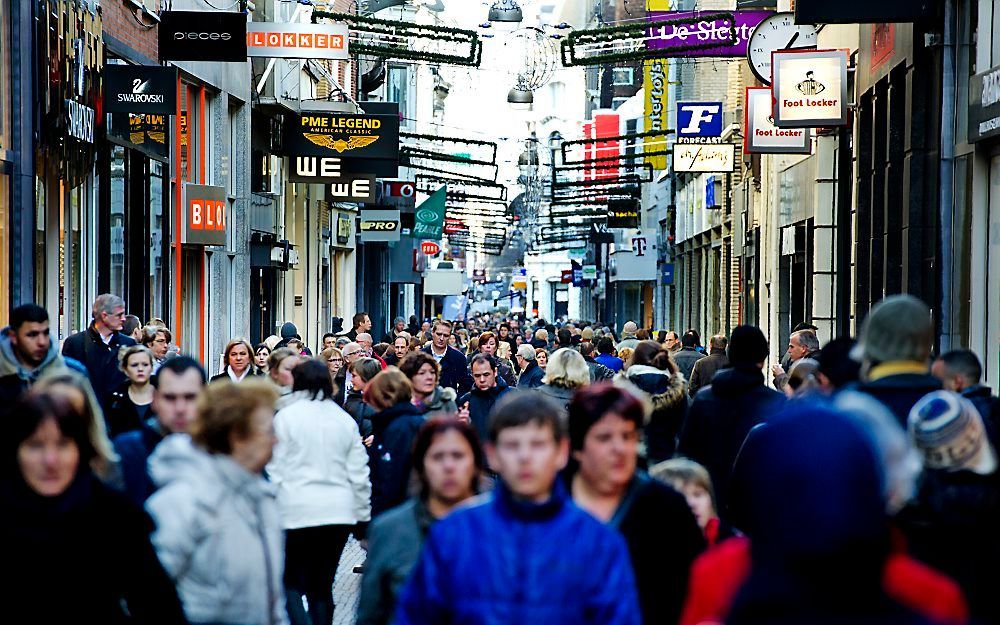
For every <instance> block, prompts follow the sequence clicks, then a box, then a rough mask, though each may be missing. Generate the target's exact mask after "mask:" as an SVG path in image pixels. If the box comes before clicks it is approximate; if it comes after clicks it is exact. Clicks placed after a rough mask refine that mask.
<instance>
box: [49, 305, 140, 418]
mask: <svg viewBox="0 0 1000 625" xmlns="http://www.w3.org/2000/svg"><path fill="white" fill-rule="evenodd" d="M92 312H93V317H94V321H93V323H91V324H90V327H88V328H87V329H86V330H84V331H82V332H77V333H76V334H74V335H72V336H70V337H69V338H68V339H66V342H65V343H63V348H62V353H63V356H67V357H69V358H73V359H75V360H78V361H80V362H82V363H83V365H84V366H85V367H87V374H88V377H89V378H90V386H91V387H92V388H93V389H94V394H95V395H96V396H97V401H99V402H100V404H101V408H104V409H107V404H108V399H109V398H110V397H111V392H112V391H114V390H115V389H117V388H118V387H119V386H121V385H122V384H123V383H124V382H125V380H126V379H127V378H126V377H125V374H124V373H123V372H122V370H121V369H119V368H118V350H119V349H120V348H122V347H129V346H130V345H135V341H134V340H132V339H131V338H129V337H127V336H125V335H124V334H122V333H121V330H122V327H123V326H124V325H125V300H123V299H122V298H120V297H118V296H117V295H111V294H110V293H104V294H103V295H98V296H97V299H95V300H94V307H93V311H92Z"/></svg>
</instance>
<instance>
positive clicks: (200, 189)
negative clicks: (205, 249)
mask: <svg viewBox="0 0 1000 625" xmlns="http://www.w3.org/2000/svg"><path fill="white" fill-rule="evenodd" d="M228 212H229V200H228V198H227V197H226V189H225V187H215V186H210V185H203V184H189V183H184V231H183V233H182V238H181V243H184V244H189V245H225V244H226V225H227V224H228V223H229V219H228V218H227V215H228Z"/></svg>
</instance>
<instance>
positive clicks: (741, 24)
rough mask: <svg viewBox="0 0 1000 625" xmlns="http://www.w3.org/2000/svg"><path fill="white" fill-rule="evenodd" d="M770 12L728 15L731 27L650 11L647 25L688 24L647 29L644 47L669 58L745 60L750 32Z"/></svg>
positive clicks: (694, 14)
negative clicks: (671, 22) (707, 46)
mask: <svg viewBox="0 0 1000 625" xmlns="http://www.w3.org/2000/svg"><path fill="white" fill-rule="evenodd" d="M773 13H774V12H773V11H732V15H733V16H734V17H735V18H736V21H735V23H731V22H730V21H729V19H727V18H725V17H719V18H717V19H707V20H699V19H697V18H698V16H699V12H697V11H650V12H648V13H647V14H646V19H647V20H648V21H650V22H662V21H664V20H691V21H690V22H680V23H677V24H673V25H669V26H658V27H654V28H651V29H650V32H649V38H648V39H647V40H646V47H647V48H649V49H651V50H663V51H664V56H672V57H740V56H746V53H747V42H748V41H749V40H750V35H751V34H752V33H753V31H754V29H755V28H756V27H757V25H758V24H760V23H761V22H762V21H764V19H766V18H767V17H769V16H770V15H772V14H773ZM713 41H717V42H719V45H718V47H713V48H700V46H699V47H698V49H691V48H692V47H693V46H692V44H704V43H711V42H713Z"/></svg>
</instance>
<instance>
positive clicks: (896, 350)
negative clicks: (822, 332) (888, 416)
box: [851, 294, 942, 428]
mask: <svg viewBox="0 0 1000 625" xmlns="http://www.w3.org/2000/svg"><path fill="white" fill-rule="evenodd" d="M933 347H934V322H933V320H932V319H931V311H930V309H929V308H928V307H927V304H925V303H923V302H922V301H920V300H919V299H917V298H915V297H913V296H912V295H905V294H904V295H891V296H889V297H887V298H885V299H883V300H882V301H881V302H879V303H878V304H875V306H873V307H872V309H871V311H870V312H869V313H868V316H867V317H865V320H864V322H863V323H862V325H861V335H860V337H859V340H858V344H857V345H856V346H855V348H854V350H853V351H852V352H851V355H852V356H853V357H854V358H855V360H858V361H859V362H861V378H862V382H861V385H860V387H859V390H860V391H861V392H863V393H867V394H868V395H871V396H872V397H874V398H875V399H877V400H879V401H880V402H882V403H883V404H885V405H886V406H887V407H888V408H889V410H891V411H892V413H893V414H894V415H896V420H897V421H898V422H899V424H900V425H901V426H902V427H903V428H905V427H906V423H907V419H908V417H909V414H910V409H911V408H913V405H914V404H916V403H917V401H919V400H920V398H921V397H923V396H924V395H926V394H927V393H930V392H931V391H937V390H940V389H941V388H942V387H941V381H940V380H938V379H937V378H935V377H934V376H932V375H931V374H930V371H929V369H930V356H931V350H932V349H933Z"/></svg>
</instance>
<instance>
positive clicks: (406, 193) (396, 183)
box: [382, 180, 416, 198]
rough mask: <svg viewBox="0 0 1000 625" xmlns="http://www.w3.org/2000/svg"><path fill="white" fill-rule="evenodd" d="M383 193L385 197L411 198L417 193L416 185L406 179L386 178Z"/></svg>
mask: <svg viewBox="0 0 1000 625" xmlns="http://www.w3.org/2000/svg"><path fill="white" fill-rule="evenodd" d="M382 193H383V194H384V195H385V197H404V198H409V197H413V196H414V195H415V194H416V187H415V186H414V184H413V183H412V182H406V181H405V180H386V181H385V182H383V183H382Z"/></svg>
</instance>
